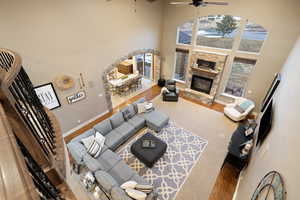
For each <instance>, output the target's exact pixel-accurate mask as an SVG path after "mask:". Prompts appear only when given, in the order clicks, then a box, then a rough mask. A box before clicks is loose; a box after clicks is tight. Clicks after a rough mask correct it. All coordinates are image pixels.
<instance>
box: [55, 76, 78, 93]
mask: <svg viewBox="0 0 300 200" xmlns="http://www.w3.org/2000/svg"><path fill="white" fill-rule="evenodd" d="M54 85H55V86H56V87H57V88H58V89H59V90H62V91H65V90H68V89H71V88H73V87H74V86H75V81H74V79H73V78H72V77H71V76H68V75H62V76H58V77H56V78H55V79H54Z"/></svg>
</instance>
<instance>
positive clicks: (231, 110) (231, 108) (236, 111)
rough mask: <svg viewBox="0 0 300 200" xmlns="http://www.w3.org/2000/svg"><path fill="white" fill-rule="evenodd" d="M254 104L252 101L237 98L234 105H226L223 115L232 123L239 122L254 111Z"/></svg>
mask: <svg viewBox="0 0 300 200" xmlns="http://www.w3.org/2000/svg"><path fill="white" fill-rule="evenodd" d="M254 107H255V104H254V102H253V101H251V100H248V99H245V98H242V97H239V98H236V100H235V102H234V103H231V104H228V105H226V107H225V108H224V114H225V115H226V116H228V117H229V118H230V119H232V120H233V121H236V122H238V121H241V120H243V119H245V118H246V117H247V115H248V114H249V113H250V112H251V111H252V110H253V109H254Z"/></svg>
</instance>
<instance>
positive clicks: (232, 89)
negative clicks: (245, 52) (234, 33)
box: [225, 58, 256, 97]
mask: <svg viewBox="0 0 300 200" xmlns="http://www.w3.org/2000/svg"><path fill="white" fill-rule="evenodd" d="M255 63H256V61H255V60H249V59H244V58H234V61H233V64H232V67H231V73H230V77H229V80H228V82H227V85H226V88H225V93H227V94H230V95H233V96H236V97H241V96H243V95H244V93H245V89H246V87H247V83H248V77H249V75H250V74H251V72H252V69H253V67H254V65H255Z"/></svg>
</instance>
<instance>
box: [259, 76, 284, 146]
mask: <svg viewBox="0 0 300 200" xmlns="http://www.w3.org/2000/svg"><path fill="white" fill-rule="evenodd" d="M280 81H281V75H280V74H279V73H278V74H276V76H275V78H274V80H273V82H272V84H271V86H270V88H269V90H268V92H267V94H266V96H265V98H264V99H263V102H262V105H261V110H260V111H261V117H260V123H259V129H258V135H257V142H256V145H259V144H261V143H262V142H263V141H264V140H265V138H266V137H267V135H268V133H269V132H270V130H271V127H272V119H273V97H274V94H275V92H276V89H277V88H278V85H279V83H280Z"/></svg>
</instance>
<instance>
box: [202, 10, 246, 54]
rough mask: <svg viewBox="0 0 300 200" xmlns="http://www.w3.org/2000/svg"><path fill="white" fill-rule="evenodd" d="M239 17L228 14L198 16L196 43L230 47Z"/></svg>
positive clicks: (224, 47) (223, 47) (207, 45)
mask: <svg viewBox="0 0 300 200" xmlns="http://www.w3.org/2000/svg"><path fill="white" fill-rule="evenodd" d="M240 20H241V18H240V17H234V16H230V15H210V16H207V17H201V18H199V22H198V32H197V45H200V46H206V47H215V48H222V49H232V46H233V41H234V38H235V36H236V33H237V31H238V27H239V23H240Z"/></svg>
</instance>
